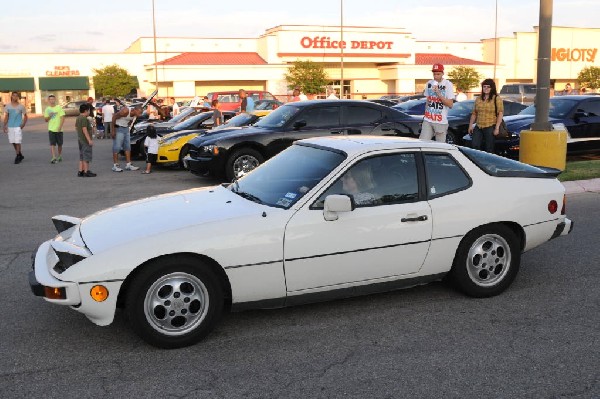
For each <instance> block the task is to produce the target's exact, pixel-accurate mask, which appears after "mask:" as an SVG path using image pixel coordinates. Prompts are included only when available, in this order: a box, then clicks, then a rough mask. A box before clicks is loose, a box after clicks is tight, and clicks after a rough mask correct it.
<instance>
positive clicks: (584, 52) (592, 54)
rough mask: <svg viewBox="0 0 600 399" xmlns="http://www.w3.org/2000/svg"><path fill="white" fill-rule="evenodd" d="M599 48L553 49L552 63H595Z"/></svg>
mask: <svg viewBox="0 0 600 399" xmlns="http://www.w3.org/2000/svg"><path fill="white" fill-rule="evenodd" d="M597 53H598V49H597V48H552V61H582V62H594V60H595V59H596V54H597Z"/></svg>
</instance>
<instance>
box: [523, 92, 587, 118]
mask: <svg viewBox="0 0 600 399" xmlns="http://www.w3.org/2000/svg"><path fill="white" fill-rule="evenodd" d="M575 106H577V100H575V99H569V98H564V97H560V98H551V99H550V109H549V116H550V118H557V119H561V118H565V117H566V116H567V115H568V114H569V112H570V111H571V110H572V109H573V107H575ZM519 115H535V105H530V106H529V107H527V108H525V109H524V110H523V111H521V112H519Z"/></svg>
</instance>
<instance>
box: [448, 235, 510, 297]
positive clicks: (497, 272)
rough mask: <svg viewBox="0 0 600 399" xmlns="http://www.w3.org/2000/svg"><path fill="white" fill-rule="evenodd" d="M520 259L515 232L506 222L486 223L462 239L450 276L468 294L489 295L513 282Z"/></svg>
mask: <svg viewBox="0 0 600 399" xmlns="http://www.w3.org/2000/svg"><path fill="white" fill-rule="evenodd" d="M520 263H521V251H520V245H519V240H518V238H517V236H516V234H515V233H514V232H513V231H512V230H511V229H510V228H508V227H507V226H504V225H489V226H483V227H480V228H477V229H475V230H473V231H471V232H470V233H469V234H467V235H466V236H465V237H464V238H463V240H462V241H461V243H460V245H459V247H458V250H457V252H456V256H455V258H454V263H453V265H452V269H451V270H450V277H451V280H452V281H453V282H454V283H455V285H456V286H457V288H458V289H459V290H460V291H462V292H464V293H465V294H467V295H469V296H472V297H476V298H486V297H491V296H495V295H498V294H500V293H502V292H503V291H504V290H506V289H507V288H508V287H509V286H510V284H511V283H512V282H513V280H514V279H515V277H516V276H517V272H518V271H519V266H520Z"/></svg>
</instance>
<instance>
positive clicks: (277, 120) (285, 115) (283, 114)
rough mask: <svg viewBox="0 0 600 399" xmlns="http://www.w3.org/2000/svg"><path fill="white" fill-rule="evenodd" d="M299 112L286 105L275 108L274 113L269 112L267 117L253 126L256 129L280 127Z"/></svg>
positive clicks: (296, 108)
mask: <svg viewBox="0 0 600 399" xmlns="http://www.w3.org/2000/svg"><path fill="white" fill-rule="evenodd" d="M299 111H300V108H298V107H296V106H294V105H291V104H286V105H282V106H281V107H279V108H277V109H276V110H275V111H273V112H271V113H270V114H269V115H267V116H265V117H264V118H262V119H261V120H260V121H258V122H257V123H256V124H255V125H254V126H257V127H266V128H276V127H282V126H283V125H285V124H286V123H287V122H288V121H289V120H290V119H292V117H294V115H296V114H297V113H298V112H299Z"/></svg>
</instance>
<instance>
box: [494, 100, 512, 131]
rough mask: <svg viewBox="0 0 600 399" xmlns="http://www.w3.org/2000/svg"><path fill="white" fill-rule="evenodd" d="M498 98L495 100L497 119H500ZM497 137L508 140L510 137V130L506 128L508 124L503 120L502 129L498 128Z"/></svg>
mask: <svg viewBox="0 0 600 399" xmlns="http://www.w3.org/2000/svg"><path fill="white" fill-rule="evenodd" d="M498 98H499V97H498V96H496V98H495V99H494V108H496V117H498V104H497V103H496V101H497V100H498ZM495 137H496V138H497V139H507V138H508V137H509V134H508V129H507V128H506V123H505V122H504V119H502V122H501V123H500V127H499V128H498V135H497V136H495Z"/></svg>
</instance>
